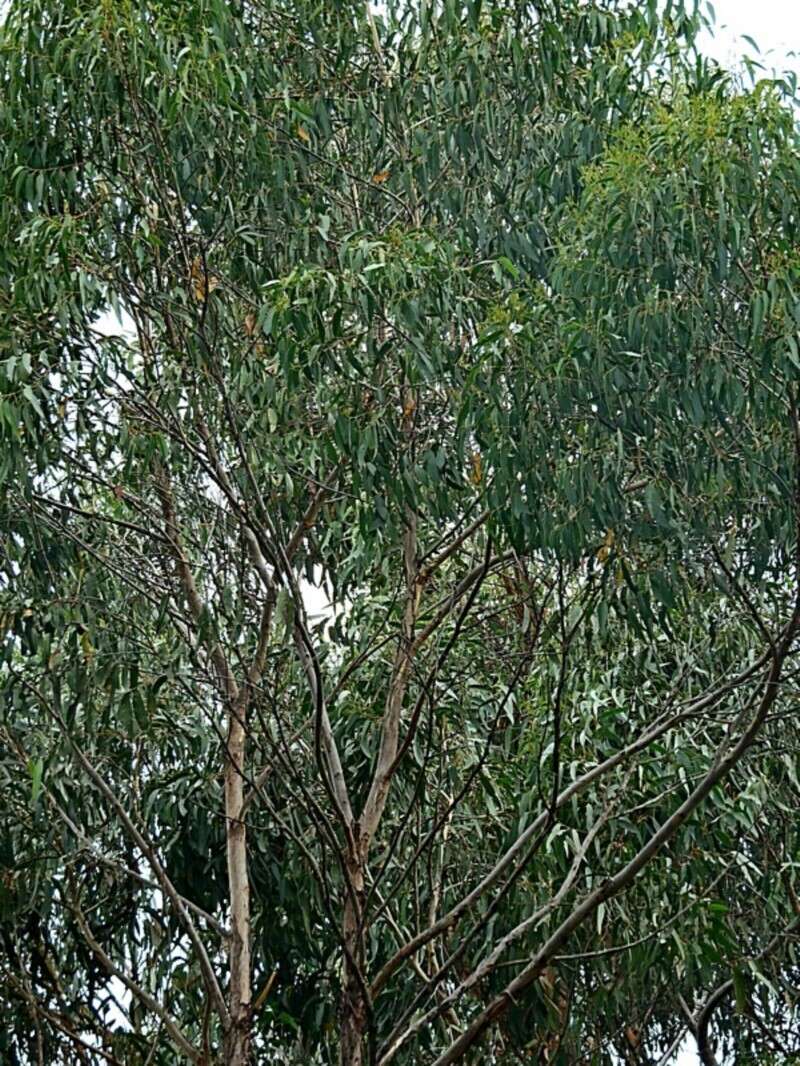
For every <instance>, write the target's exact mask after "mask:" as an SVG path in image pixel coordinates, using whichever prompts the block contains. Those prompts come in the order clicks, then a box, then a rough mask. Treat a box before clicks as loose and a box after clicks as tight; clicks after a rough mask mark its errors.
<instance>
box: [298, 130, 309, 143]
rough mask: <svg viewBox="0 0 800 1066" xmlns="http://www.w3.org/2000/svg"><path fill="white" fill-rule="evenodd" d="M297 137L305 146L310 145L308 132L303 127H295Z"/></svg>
mask: <svg viewBox="0 0 800 1066" xmlns="http://www.w3.org/2000/svg"><path fill="white" fill-rule="evenodd" d="M297 136H298V137H299V138H300V140H301V141H303V142H304V143H305V144H310V143H311V138H310V137H309V135H308V130H307V129H306V128H305V126H298V127H297Z"/></svg>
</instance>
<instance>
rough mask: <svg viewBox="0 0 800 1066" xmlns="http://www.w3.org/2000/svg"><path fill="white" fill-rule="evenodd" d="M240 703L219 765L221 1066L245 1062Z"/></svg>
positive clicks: (246, 947) (247, 1010) (246, 940)
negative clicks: (226, 977) (223, 969)
mask: <svg viewBox="0 0 800 1066" xmlns="http://www.w3.org/2000/svg"><path fill="white" fill-rule="evenodd" d="M242 703H243V701H240V705H239V706H237V707H236V708H235V709H234V710H233V711H232V712H231V716H230V725H229V731H228V750H227V758H226V763H225V822H226V832H227V855H228V888H229V892H230V903H231V932H230V941H229V945H230V946H229V961H230V975H231V976H230V991H229V995H228V1009H229V1011H230V1027H229V1030H228V1033H227V1034H226V1040H225V1062H226V1066H245V1064H246V1063H248V1062H249V1061H250V1025H251V1017H252V1014H251V995H252V991H251V984H250V883H249V881H248V876H247V826H246V824H245V822H244V818H243V814H244V777H243V770H244V760H245V738H246V721H245V718H244V715H245V708H244V706H243V705H242Z"/></svg>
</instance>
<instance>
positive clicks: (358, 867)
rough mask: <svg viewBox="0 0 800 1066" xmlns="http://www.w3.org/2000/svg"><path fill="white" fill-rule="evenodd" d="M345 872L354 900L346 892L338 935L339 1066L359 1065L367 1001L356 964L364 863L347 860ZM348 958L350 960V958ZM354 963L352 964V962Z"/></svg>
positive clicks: (360, 939) (359, 954)
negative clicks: (340, 957) (341, 952)
mask: <svg viewBox="0 0 800 1066" xmlns="http://www.w3.org/2000/svg"><path fill="white" fill-rule="evenodd" d="M348 874H349V877H350V883H351V885H352V887H353V893H354V895H355V900H353V898H352V896H351V894H350V893H349V892H347V895H346V897H345V904H344V919H343V922H342V935H343V937H344V944H345V948H346V954H345V958H344V975H343V982H342V1023H341V1026H342V1027H341V1046H340V1052H339V1062H340V1066H362V1063H363V1041H364V1031H365V1029H366V1027H367V1004H366V1002H365V1000H364V992H363V989H362V985H361V981H360V980H359V975H358V971H357V968H356V967H359V966H361V963H362V959H363V952H362V944H363V940H364V937H363V930H361V929H360V928H359V927H360V924H361V912H362V906H363V902H364V866H363V862H362V860H361V859H360V858H355V859H351V861H349V862H348ZM351 960H352V961H351ZM354 963H355V965H354Z"/></svg>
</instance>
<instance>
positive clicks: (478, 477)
mask: <svg viewBox="0 0 800 1066" xmlns="http://www.w3.org/2000/svg"><path fill="white" fill-rule="evenodd" d="M470 464H471V466H472V469H471V470H470V472H469V479H470V481H471V482H472V484H473V485H480V483H481V481H482V480H483V461H482V459H481V453H480V452H473V453H472V456H471V458H470Z"/></svg>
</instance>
